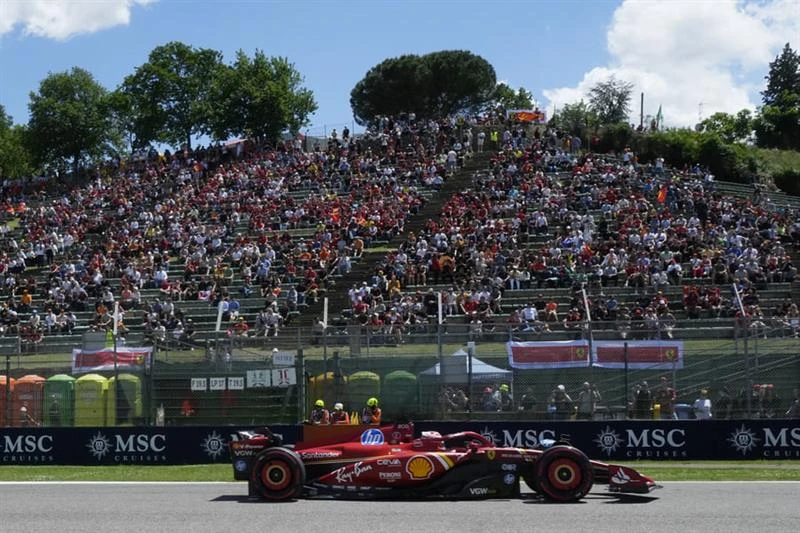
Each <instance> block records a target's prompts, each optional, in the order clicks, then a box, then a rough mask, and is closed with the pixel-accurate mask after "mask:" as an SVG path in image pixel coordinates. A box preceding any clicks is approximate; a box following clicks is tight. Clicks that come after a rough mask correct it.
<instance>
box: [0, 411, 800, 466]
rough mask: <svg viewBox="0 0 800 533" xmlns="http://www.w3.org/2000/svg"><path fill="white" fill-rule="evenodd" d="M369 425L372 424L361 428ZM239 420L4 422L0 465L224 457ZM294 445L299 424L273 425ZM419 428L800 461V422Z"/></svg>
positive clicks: (587, 447)
mask: <svg viewBox="0 0 800 533" xmlns="http://www.w3.org/2000/svg"><path fill="white" fill-rule="evenodd" d="M363 427H364V430H365V431H368V430H369V426H363ZM240 429H248V428H243V427H234V426H182V427H177V426H176V427H169V426H167V427H95V428H58V427H55V428H2V429H0V465H37V464H38V465H115V464H131V465H185V464H210V463H220V462H222V463H225V462H228V461H229V456H228V444H229V443H230V442H231V440H232V439H234V438H235V433H236V431H237V430H240ZM270 429H272V430H273V431H274V432H275V433H278V434H280V435H282V436H283V439H284V442H285V443H287V444H291V443H293V442H296V441H297V440H298V439H299V438H300V436H301V430H302V426H301V425H282V426H272V427H271V428H270ZM415 430H416V431H417V433H419V432H422V431H439V432H440V433H443V434H444V433H454V432H458V431H465V430H472V431H477V432H479V433H481V434H483V435H485V436H486V437H488V438H490V439H492V440H493V441H494V443H495V444H496V445H499V446H509V447H535V446H537V445H538V443H539V441H540V440H542V439H559V438H561V437H568V439H569V441H570V442H571V443H572V444H573V445H574V446H577V447H578V448H580V449H581V450H583V451H585V452H586V453H587V455H589V456H590V457H592V458H594V459H598V460H609V461H610V460H614V461H631V460H637V459H646V460H707V459H720V460H748V459H800V421H798V420H791V419H780V420H778V419H776V420H704V421H699V420H664V421H635V420H610V421H591V422H561V421H541V422H493V421H486V422H480V421H469V422H438V421H420V422H415Z"/></svg>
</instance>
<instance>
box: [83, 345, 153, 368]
mask: <svg viewBox="0 0 800 533" xmlns="http://www.w3.org/2000/svg"><path fill="white" fill-rule="evenodd" d="M152 353H153V348H152V347H142V348H133V347H129V346H123V347H121V348H118V349H117V351H116V354H115V352H114V350H113V349H111V348H104V349H102V350H77V349H76V350H72V373H73V374H82V373H86V372H102V371H107V370H114V368H116V369H117V370H125V371H140V370H144V369H146V368H150V358H151V356H152ZM115 361H116V366H115Z"/></svg>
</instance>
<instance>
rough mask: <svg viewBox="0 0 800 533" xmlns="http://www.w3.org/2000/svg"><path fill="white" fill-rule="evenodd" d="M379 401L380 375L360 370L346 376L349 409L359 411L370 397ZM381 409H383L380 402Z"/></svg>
mask: <svg viewBox="0 0 800 533" xmlns="http://www.w3.org/2000/svg"><path fill="white" fill-rule="evenodd" d="M373 397H375V398H378V401H381V377H380V376H379V375H378V374H376V373H375V372H369V371H367V370H361V371H359V372H354V373H352V374H350V376H349V377H348V378H347V399H348V401H349V404H350V409H351V410H353V411H356V412H358V413H359V415H360V413H361V410H362V409H363V408H364V407H365V406H366V405H367V400H368V399H370V398H373ZM378 405H381V410H383V407H382V404H380V403H379V404H378Z"/></svg>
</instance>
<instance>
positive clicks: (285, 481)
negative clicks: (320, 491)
mask: <svg viewBox="0 0 800 533" xmlns="http://www.w3.org/2000/svg"><path fill="white" fill-rule="evenodd" d="M305 482H306V467H305V465H303V460H302V459H300V456H299V455H297V453H295V452H294V451H292V450H289V449H286V448H282V447H277V448H267V449H266V450H264V451H263V452H261V453H260V454H258V456H257V457H256V458H255V460H254V461H253V466H252V469H251V470H250V483H251V484H252V486H253V489H254V492H255V493H256V494H258V495H259V496H261V497H262V498H263V499H265V500H270V501H283V500H290V499H293V498H297V497H298V496H300V493H301V491H302V490H303V484H305Z"/></svg>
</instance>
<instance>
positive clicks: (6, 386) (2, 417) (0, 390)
mask: <svg viewBox="0 0 800 533" xmlns="http://www.w3.org/2000/svg"><path fill="white" fill-rule="evenodd" d="M16 381H17V380H16V379H14V378H9V377H6V376H0V427H4V426H7V425H9V424H10V423H11V420H12V418H13V417H9V418H8V419H6V415H7V414H9V413H8V408H9V407H10V406H11V405H12V404H13V401H12V399H13V398H14V383H16Z"/></svg>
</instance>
